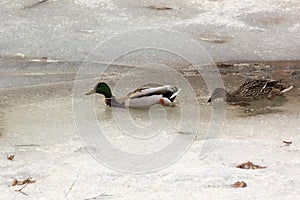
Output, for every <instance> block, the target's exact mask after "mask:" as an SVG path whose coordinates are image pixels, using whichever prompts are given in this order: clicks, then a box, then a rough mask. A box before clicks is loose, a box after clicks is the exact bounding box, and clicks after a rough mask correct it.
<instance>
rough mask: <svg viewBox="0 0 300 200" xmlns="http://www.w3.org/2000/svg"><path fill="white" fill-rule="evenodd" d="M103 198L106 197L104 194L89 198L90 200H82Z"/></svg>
mask: <svg viewBox="0 0 300 200" xmlns="http://www.w3.org/2000/svg"><path fill="white" fill-rule="evenodd" d="M103 196H108V195H107V194H105V192H103V193H101V194H99V195H97V196H94V197H91V198H87V199H84V200H92V199H98V198H99V197H103Z"/></svg>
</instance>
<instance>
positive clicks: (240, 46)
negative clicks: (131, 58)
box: [0, 0, 300, 61]
mask: <svg viewBox="0 0 300 200" xmlns="http://www.w3.org/2000/svg"><path fill="white" fill-rule="evenodd" d="M37 2H39V1H38V0H2V1H1V2H0V5H1V6H0V33H1V38H0V44H1V48H0V54H1V55H3V54H8V55H14V54H17V53H22V54H24V55H26V56H29V57H49V58H56V59H63V60H76V61H81V60H82V59H84V58H85V57H86V56H87V55H88V54H89V53H90V52H91V51H92V49H94V48H95V47H97V46H98V45H100V43H101V42H103V41H106V40H107V39H108V38H110V37H112V36H114V35H117V34H120V33H123V32H126V31H132V30H134V29H140V28H145V27H159V28H166V29H171V30H174V31H179V32H181V33H184V34H186V35H187V36H188V37H190V38H193V39H195V40H196V41H198V42H199V44H200V45H202V46H203V47H204V48H205V49H206V50H207V51H208V53H209V55H211V57H212V58H213V59H214V60H215V61H228V60H234V61H236V60H297V59H299V54H300V52H299V51H300V50H299V45H300V44H299V37H300V24H299V18H300V12H299V9H300V3H299V1H298V0H290V1H281V0H272V1H260V0H247V1H238V0H227V1H223V0H204V1H196V0H187V1H182V0H174V1H172V2H165V1H161V0H150V1H139V0H124V1H122V2H119V1H115V0H71V1H70V0H60V1H56V0H48V1H44V3H40V4H37ZM163 7H168V8H172V9H169V10H155V8H163Z"/></svg>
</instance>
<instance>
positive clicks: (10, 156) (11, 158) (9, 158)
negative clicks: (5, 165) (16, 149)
mask: <svg viewBox="0 0 300 200" xmlns="http://www.w3.org/2000/svg"><path fill="white" fill-rule="evenodd" d="M6 157H7V160H11V161H13V160H14V158H15V155H7V156H6Z"/></svg>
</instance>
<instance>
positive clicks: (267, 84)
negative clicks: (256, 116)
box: [207, 79, 293, 102]
mask: <svg viewBox="0 0 300 200" xmlns="http://www.w3.org/2000/svg"><path fill="white" fill-rule="evenodd" d="M292 88H293V86H286V85H285V84H283V83H282V80H270V79H251V80H248V81H246V82H244V83H243V84H242V85H241V86H240V87H239V88H238V89H237V90H236V91H234V92H232V93H229V92H227V91H226V90H225V89H224V88H216V89H215V90H214V91H213V94H212V95H211V97H210V98H209V99H208V101H207V102H211V101H213V100H214V99H217V98H223V100H224V101H226V102H249V101H255V100H261V99H272V98H275V97H276V96H281V95H282V94H283V93H285V92H287V91H289V90H291V89H292Z"/></svg>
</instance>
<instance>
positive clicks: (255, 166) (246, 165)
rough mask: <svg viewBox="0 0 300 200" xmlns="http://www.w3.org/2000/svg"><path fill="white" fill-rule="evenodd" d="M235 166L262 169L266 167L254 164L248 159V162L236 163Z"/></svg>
mask: <svg viewBox="0 0 300 200" xmlns="http://www.w3.org/2000/svg"><path fill="white" fill-rule="evenodd" d="M236 168H241V169H264V168H267V167H262V166H259V165H255V164H253V163H252V162H250V161H248V162H245V163H242V164H239V165H237V166H236Z"/></svg>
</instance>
